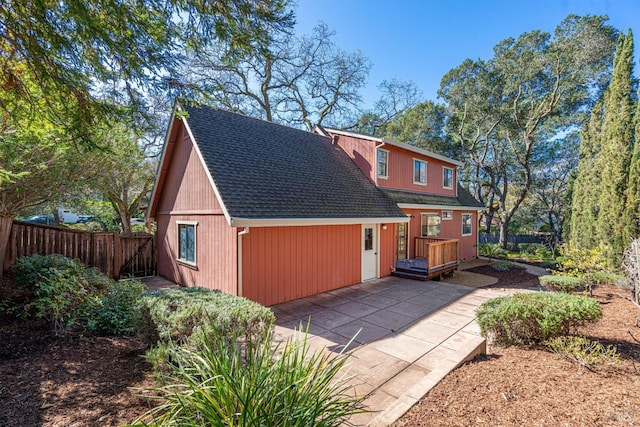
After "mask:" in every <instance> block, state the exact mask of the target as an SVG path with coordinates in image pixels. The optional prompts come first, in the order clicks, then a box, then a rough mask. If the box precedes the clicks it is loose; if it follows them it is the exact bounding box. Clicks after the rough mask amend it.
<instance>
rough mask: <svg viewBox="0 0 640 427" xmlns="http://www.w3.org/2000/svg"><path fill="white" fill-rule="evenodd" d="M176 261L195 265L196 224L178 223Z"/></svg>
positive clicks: (188, 222)
mask: <svg viewBox="0 0 640 427" xmlns="http://www.w3.org/2000/svg"><path fill="white" fill-rule="evenodd" d="M176 224H177V225H178V261H181V262H184V263H187V264H192V265H196V226H197V225H198V223H197V222H191V221H178V222H176Z"/></svg>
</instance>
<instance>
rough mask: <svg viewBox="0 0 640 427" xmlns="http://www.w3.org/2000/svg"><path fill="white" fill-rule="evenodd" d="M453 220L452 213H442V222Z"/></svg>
mask: <svg viewBox="0 0 640 427" xmlns="http://www.w3.org/2000/svg"><path fill="white" fill-rule="evenodd" d="M452 219H453V211H442V220H443V221H444V220H452Z"/></svg>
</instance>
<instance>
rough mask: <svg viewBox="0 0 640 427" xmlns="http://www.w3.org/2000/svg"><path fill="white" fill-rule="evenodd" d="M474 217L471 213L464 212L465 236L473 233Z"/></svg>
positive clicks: (463, 232)
mask: <svg viewBox="0 0 640 427" xmlns="http://www.w3.org/2000/svg"><path fill="white" fill-rule="evenodd" d="M472 218H473V215H472V214H470V213H463V214H462V235H463V236H470V235H471V233H472V232H473V228H472Z"/></svg>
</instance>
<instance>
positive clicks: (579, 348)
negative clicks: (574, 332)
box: [545, 336, 620, 367]
mask: <svg viewBox="0 0 640 427" xmlns="http://www.w3.org/2000/svg"><path fill="white" fill-rule="evenodd" d="M545 345H546V346H547V347H548V348H549V350H551V351H552V352H554V353H556V354H559V355H561V356H563V357H566V358H567V359H569V360H571V361H573V362H577V363H580V364H581V365H583V366H587V367H595V366H598V365H605V364H606V365H611V364H615V363H619V362H620V354H619V353H618V351H617V350H616V348H615V347H614V346H613V345H609V346H607V347H605V346H604V345H602V343H600V342H598V341H591V340H589V339H587V338H584V337H575V336H569V337H556V338H552V339H550V340H548V341H546V342H545Z"/></svg>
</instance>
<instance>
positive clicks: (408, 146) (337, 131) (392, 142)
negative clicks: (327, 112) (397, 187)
mask: <svg viewBox="0 0 640 427" xmlns="http://www.w3.org/2000/svg"><path fill="white" fill-rule="evenodd" d="M322 129H323V130H324V131H326V132H329V133H335V134H338V135H345V136H352V137H354V138H360V139H366V140H369V141H374V142H383V143H385V144H388V145H392V146H394V147H398V148H402V149H404V150H407V151H411V152H414V153H418V154H422V155H425V156H429V157H432V158H434V159H437V160H442V161H443V162H447V163H451V164H454V165H456V166H464V163H462V162H460V161H458V160H454V159H451V158H449V157H446V156H443V155H440V154H436V153H434V152H433V151H429V150H425V149H424V148H420V147H416V146H414V145H411V144H407V143H405V142H400V141H396V140H394V139H391V138H385V137H376V136H371V135H364V134H361V133H357V132H349V131H346V130H341V129H333V128H326V127H323V128H322Z"/></svg>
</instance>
